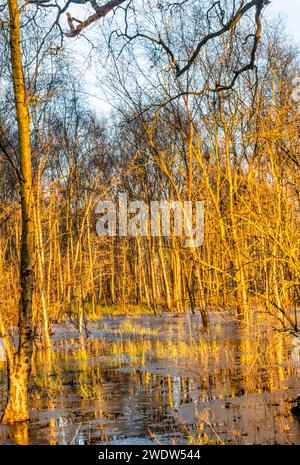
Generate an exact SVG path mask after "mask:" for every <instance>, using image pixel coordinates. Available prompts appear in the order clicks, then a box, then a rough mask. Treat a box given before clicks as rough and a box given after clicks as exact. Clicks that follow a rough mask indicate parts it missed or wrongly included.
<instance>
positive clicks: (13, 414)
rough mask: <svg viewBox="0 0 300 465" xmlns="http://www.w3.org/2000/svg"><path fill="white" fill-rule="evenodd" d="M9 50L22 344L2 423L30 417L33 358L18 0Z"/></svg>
mask: <svg viewBox="0 0 300 465" xmlns="http://www.w3.org/2000/svg"><path fill="white" fill-rule="evenodd" d="M8 7H9V15H10V51H11V63H12V77H13V85H14V97H15V108H16V117H17V123H18V136H19V154H20V175H21V176H20V177H21V179H20V195H21V211H22V242H21V259H20V287H21V295H20V301H19V345H18V350H17V352H16V354H14V355H13V357H11V359H9V363H8V374H9V383H8V385H9V390H8V400H7V405H6V408H5V412H4V414H3V416H2V419H1V421H2V423H13V422H16V421H24V420H27V419H28V417H29V409H28V382H29V375H30V371H31V357H32V294H33V244H34V221H33V205H34V203H33V191H32V175H31V147H30V119H29V118H30V117H29V106H28V101H27V97H26V91H25V83H24V74H23V68H22V52H21V34H20V13H19V8H18V2H17V0H8Z"/></svg>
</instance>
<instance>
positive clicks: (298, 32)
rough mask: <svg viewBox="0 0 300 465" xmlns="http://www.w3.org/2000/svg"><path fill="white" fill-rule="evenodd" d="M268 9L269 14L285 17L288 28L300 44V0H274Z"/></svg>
mask: <svg viewBox="0 0 300 465" xmlns="http://www.w3.org/2000/svg"><path fill="white" fill-rule="evenodd" d="M266 11H268V15H275V16H276V15H278V14H280V15H281V16H282V17H283V19H284V20H285V23H286V26H287V30H288V31H289V32H290V33H291V35H292V36H293V37H294V39H295V41H296V42H297V43H298V44H299V46H300V0H272V3H271V5H269V6H268V8H267V10H266Z"/></svg>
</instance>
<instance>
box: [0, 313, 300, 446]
mask: <svg viewBox="0 0 300 465" xmlns="http://www.w3.org/2000/svg"><path fill="white" fill-rule="evenodd" d="M224 316H225V317H224ZM200 328H201V325H200V322H199V319H198V317H197V316H193V317H188V316H183V317H180V318H178V317H172V316H166V317H162V318H160V319H157V318H155V319H154V318H152V317H150V316H146V317H145V316H143V317H136V316H135V317H133V316H132V317H128V316H127V317H125V316H124V317H122V316H121V317H119V318H118V317H117V318H114V319H113V320H111V319H109V318H108V317H106V318H103V319H102V320H100V321H99V322H95V323H93V324H91V328H90V332H91V338H89V339H87V340H79V339H78V338H77V336H76V332H74V330H72V329H71V328H69V327H67V325H60V326H58V325H57V326H56V327H55V328H54V337H53V348H52V350H49V349H48V350H47V351H44V352H43V351H38V352H36V354H35V363H34V369H33V372H32V378H33V380H32V381H33V387H34V389H32V396H31V409H32V412H31V417H32V420H31V422H30V423H20V424H17V425H14V426H10V427H4V426H0V443H1V444H3V443H15V444H28V443H33V444H52V445H54V444H100V443H119V444H120V443H129V444H130V443H141V444H148V443H149V444H150V443H155V442H156V441H159V442H160V443H163V444H164V443H165V444H166V443H167V444H173V443H174V444H186V443H192V444H203V443H208V444H210V443H221V444H223V443H234V444H239V443H242V444H247V443H248V444H252V443H270V444H271V443H272V444H274V443H297V444H299V443H300V428H299V423H297V421H296V420H295V419H294V418H293V417H292V416H291V414H290V408H291V404H290V401H291V399H292V398H295V397H296V396H297V394H298V387H299V384H298V372H297V366H295V365H294V366H293V364H292V362H291V357H290V351H291V343H290V341H289V340H288V338H283V337H282V335H279V334H278V333H275V332H274V331H272V330H270V329H269V328H267V327H266V326H265V325H264V321H263V318H259V317H258V316H256V320H254V321H252V322H250V323H249V325H248V326H247V327H246V326H245V325H244V326H243V325H242V324H241V323H239V322H235V321H233V320H230V318H228V315H224V314H223V315H222V314H218V315H217V314H216V315H215V316H214V321H213V324H212V325H211V328H210V330H209V332H203V331H201V329H200ZM4 383H5V376H4V367H2V368H1V367H0V396H1V399H0V400H2V406H3V403H4V388H5V386H4Z"/></svg>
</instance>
